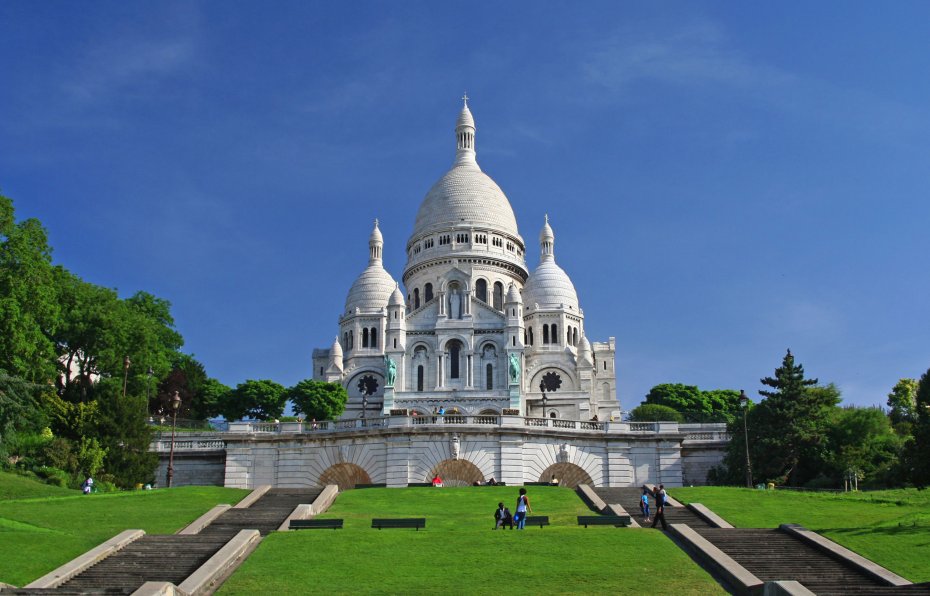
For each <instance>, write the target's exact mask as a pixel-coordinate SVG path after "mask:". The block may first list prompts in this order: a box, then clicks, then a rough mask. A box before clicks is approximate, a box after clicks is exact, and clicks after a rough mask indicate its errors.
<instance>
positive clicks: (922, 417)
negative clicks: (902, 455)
mask: <svg viewBox="0 0 930 596" xmlns="http://www.w3.org/2000/svg"><path fill="white" fill-rule="evenodd" d="M915 410H916V419H915V422H914V438H913V439H912V440H911V441H908V444H907V447H906V453H907V465H908V468H909V470H910V473H911V482H913V483H914V484H915V485H917V486H919V487H924V486H927V485H928V484H930V457H927V454H928V453H930V370H927V372H925V373H924V374H923V376H922V377H920V382H919V383H918V384H917V395H916V398H915Z"/></svg>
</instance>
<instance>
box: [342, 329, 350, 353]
mask: <svg viewBox="0 0 930 596" xmlns="http://www.w3.org/2000/svg"><path fill="white" fill-rule="evenodd" d="M342 349H343V350H348V349H349V332H348V331H346V332H345V333H343V334H342Z"/></svg>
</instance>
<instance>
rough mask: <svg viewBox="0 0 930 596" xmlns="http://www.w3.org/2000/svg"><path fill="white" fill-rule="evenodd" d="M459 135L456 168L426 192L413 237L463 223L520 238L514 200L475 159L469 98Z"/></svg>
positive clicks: (460, 119) (457, 130)
mask: <svg viewBox="0 0 930 596" xmlns="http://www.w3.org/2000/svg"><path fill="white" fill-rule="evenodd" d="M455 137H456V153H455V162H454V163H453V165H452V169H451V170H449V171H448V172H446V173H445V174H444V175H443V176H442V178H440V179H439V181H438V182H436V184H434V185H433V187H432V188H431V189H430V190H429V192H428V193H426V197H424V199H423V202H422V203H421V204H420V209H419V211H417V217H416V220H415V221H414V225H413V235H412V236H411V238H416V237H418V236H420V235H421V234H424V233H428V232H431V231H435V230H440V229H448V228H450V227H452V226H459V225H467V226H474V227H479V228H487V229H492V230H499V231H500V232H502V233H505V234H509V235H511V236H513V237H515V238H519V237H520V235H519V232H518V231H517V218H516V217H514V214H513V208H512V207H511V206H510V201H508V200H507V197H506V196H505V195H504V192H503V191H502V190H501V189H500V187H499V186H498V185H497V183H495V182H494V181H493V180H491V178H490V177H489V176H488V175H487V174H485V173H484V172H482V171H481V168H480V167H479V166H478V162H477V161H476V159H475V120H474V118H473V117H472V114H471V110H469V109H468V103H467V102H466V104H465V106H464V107H463V108H462V112H461V113H460V114H459V117H458V120H457V122H456V127H455Z"/></svg>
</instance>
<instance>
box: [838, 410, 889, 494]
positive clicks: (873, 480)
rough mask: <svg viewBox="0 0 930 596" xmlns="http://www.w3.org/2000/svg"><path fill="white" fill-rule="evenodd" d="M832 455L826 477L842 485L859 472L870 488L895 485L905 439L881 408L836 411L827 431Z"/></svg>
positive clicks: (860, 477)
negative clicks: (895, 471) (894, 475)
mask: <svg viewBox="0 0 930 596" xmlns="http://www.w3.org/2000/svg"><path fill="white" fill-rule="evenodd" d="M827 439H828V441H827V444H828V455H827V458H826V459H827V460H826V462H825V464H826V465H825V466H824V468H823V470H822V475H823V476H825V477H828V478H829V479H830V480H832V483H833V486H840V485H842V483H843V479H844V478H845V477H846V476H847V475H848V474H849V473H855V474H856V475H857V476H858V478H859V480H860V481H863V482H864V484H865V485H866V486H887V485H889V484H894V483H895V480H896V479H895V478H894V477H893V470H894V469H895V466H896V464H897V460H898V454H899V453H900V450H901V446H902V443H903V440H902V439H901V437H899V436H898V435H897V434H895V432H894V430H893V429H892V427H891V423H890V421H889V419H888V417H887V416H886V415H885V413H884V412H882V411H881V410H880V409H878V408H857V407H847V408H835V409H834V410H833V412H832V413H831V420H830V424H829V427H828V430H827Z"/></svg>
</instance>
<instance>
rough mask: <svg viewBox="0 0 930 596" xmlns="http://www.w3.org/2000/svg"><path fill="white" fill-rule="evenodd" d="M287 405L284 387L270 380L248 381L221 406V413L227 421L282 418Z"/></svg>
mask: <svg viewBox="0 0 930 596" xmlns="http://www.w3.org/2000/svg"><path fill="white" fill-rule="evenodd" d="M286 404H287V390H286V389H285V388H284V386H282V385H280V384H278V383H275V382H274V381H269V380H260V381H254V380H251V379H249V380H247V381H246V382H245V383H240V384H239V385H237V386H236V388H235V389H233V390H232V391H230V392H229V393H228V394H227V395H226V396H225V398H224V400H223V402H222V403H221V404H220V412H221V413H222V414H223V416H224V417H225V418H226V419H227V420H240V419H242V418H255V419H257V420H271V419H273V418H280V417H281V414H283V413H284V406H285V405H286Z"/></svg>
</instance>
